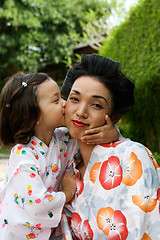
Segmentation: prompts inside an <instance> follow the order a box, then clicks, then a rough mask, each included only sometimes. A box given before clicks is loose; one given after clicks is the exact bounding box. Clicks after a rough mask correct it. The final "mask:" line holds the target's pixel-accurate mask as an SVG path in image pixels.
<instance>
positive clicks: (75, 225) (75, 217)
mask: <svg viewBox="0 0 160 240" xmlns="http://www.w3.org/2000/svg"><path fill="white" fill-rule="evenodd" d="M81 223H82V219H81V217H80V216H79V214H78V213H76V212H74V213H73V214H72V220H71V226H72V229H73V233H74V234H75V237H77V238H78V239H79V240H82V237H81V234H80V227H81Z"/></svg>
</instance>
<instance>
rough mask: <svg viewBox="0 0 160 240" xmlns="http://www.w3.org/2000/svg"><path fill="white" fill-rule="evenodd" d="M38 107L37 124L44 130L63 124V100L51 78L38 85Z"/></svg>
mask: <svg viewBox="0 0 160 240" xmlns="http://www.w3.org/2000/svg"><path fill="white" fill-rule="evenodd" d="M37 97H38V103H39V108H40V118H39V121H38V125H39V127H40V128H41V129H44V130H54V129H55V128H56V127H59V126H62V125H64V107H65V101H64V100H63V99H62V98H61V93H60V90H59V87H58V85H57V83H56V82H55V81H53V80H52V79H50V78H49V79H47V80H46V81H44V82H43V83H42V84H40V85H39V87H38V91H37Z"/></svg>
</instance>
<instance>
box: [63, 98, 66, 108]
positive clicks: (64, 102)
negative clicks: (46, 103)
mask: <svg viewBox="0 0 160 240" xmlns="http://www.w3.org/2000/svg"><path fill="white" fill-rule="evenodd" d="M62 106H63V107H64V108H65V106H66V101H65V100H64V99H62Z"/></svg>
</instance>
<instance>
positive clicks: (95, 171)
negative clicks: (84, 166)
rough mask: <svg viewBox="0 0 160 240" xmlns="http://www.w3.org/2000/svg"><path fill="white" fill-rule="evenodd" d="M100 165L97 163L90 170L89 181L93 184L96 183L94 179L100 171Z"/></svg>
mask: <svg viewBox="0 0 160 240" xmlns="http://www.w3.org/2000/svg"><path fill="white" fill-rule="evenodd" d="M100 165H101V162H98V163H95V164H94V165H93V166H92V168H91V171H90V180H91V181H92V182H93V183H95V181H96V178H97V176H98V172H99V169H100Z"/></svg>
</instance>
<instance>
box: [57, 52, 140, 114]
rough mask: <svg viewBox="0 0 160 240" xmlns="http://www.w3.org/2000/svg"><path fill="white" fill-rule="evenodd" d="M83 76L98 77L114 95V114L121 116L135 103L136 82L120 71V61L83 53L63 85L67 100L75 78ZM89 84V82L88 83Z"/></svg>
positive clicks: (63, 92) (63, 95)
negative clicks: (79, 61)
mask: <svg viewBox="0 0 160 240" xmlns="http://www.w3.org/2000/svg"><path fill="white" fill-rule="evenodd" d="M81 76H91V77H96V78H98V80H99V81H100V82H102V83H103V84H104V85H105V86H106V87H107V88H108V89H109V90H110V92H111V94H112V96H113V105H114V106H113V111H112V115H113V114H119V115H120V116H121V115H122V114H124V113H126V112H128V111H129V110H130V109H131V108H132V106H133V105H134V87H135V85H134V83H133V82H132V81H131V80H130V79H128V78H127V77H126V76H125V75H124V74H123V73H122V72H121V71H120V63H119V62H116V61H113V60H111V59H109V58H106V57H102V56H99V55H94V54H90V55H88V54H83V55H82V58H81V63H80V64H78V65H76V66H73V67H72V68H71V69H70V70H69V71H68V73H67V75H66V78H65V80H64V83H63V85H62V89H61V90H62V97H63V98H64V99H65V100H67V98H68V96H69V93H70V90H71V88H72V85H73V83H74V82H75V80H76V79H77V78H79V77H81ZM86 84H87V83H86Z"/></svg>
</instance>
